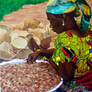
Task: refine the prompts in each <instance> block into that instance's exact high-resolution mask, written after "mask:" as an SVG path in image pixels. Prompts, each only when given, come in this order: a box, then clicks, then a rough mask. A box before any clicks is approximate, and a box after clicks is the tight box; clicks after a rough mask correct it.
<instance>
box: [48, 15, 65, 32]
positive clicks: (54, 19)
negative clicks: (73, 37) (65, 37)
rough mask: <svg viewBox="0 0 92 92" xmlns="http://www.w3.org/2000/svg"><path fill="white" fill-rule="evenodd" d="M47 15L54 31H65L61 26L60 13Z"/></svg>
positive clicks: (61, 17)
mask: <svg viewBox="0 0 92 92" xmlns="http://www.w3.org/2000/svg"><path fill="white" fill-rule="evenodd" d="M47 17H48V20H49V21H50V25H51V28H52V30H53V31H54V32H56V33H58V34H60V33H62V32H63V31H65V27H64V26H63V21H64V18H63V16H62V15H53V14H47Z"/></svg>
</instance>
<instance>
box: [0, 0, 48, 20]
mask: <svg viewBox="0 0 92 92" xmlns="http://www.w3.org/2000/svg"><path fill="white" fill-rule="evenodd" d="M45 1H48V0H0V20H3V16H5V15H7V14H10V13H12V12H13V11H17V10H18V9H20V8H22V6H23V5H27V4H39V3H43V2H45Z"/></svg>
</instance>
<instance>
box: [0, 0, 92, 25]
mask: <svg viewBox="0 0 92 92" xmlns="http://www.w3.org/2000/svg"><path fill="white" fill-rule="evenodd" d="M87 1H88V3H89V4H90V6H91V7H92V0H87ZM45 8H46V2H45V3H42V4H37V5H25V6H23V8H22V9H20V10H18V11H16V12H13V13H11V14H9V15H6V16H4V21H1V22H0V24H5V25H16V24H21V23H23V22H24V20H26V19H29V18H35V19H37V20H40V21H41V22H43V23H45V24H48V20H47V17H46V11H45V10H46V9H45ZM91 21H92V20H91Z"/></svg>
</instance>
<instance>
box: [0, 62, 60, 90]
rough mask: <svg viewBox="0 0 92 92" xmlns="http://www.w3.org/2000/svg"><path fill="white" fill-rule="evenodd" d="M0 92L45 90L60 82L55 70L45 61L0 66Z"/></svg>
mask: <svg viewBox="0 0 92 92" xmlns="http://www.w3.org/2000/svg"><path fill="white" fill-rule="evenodd" d="M0 69H1V70H2V71H1V84H2V86H1V90H2V92H7V91H9V92H30V91H31V92H47V91H48V90H50V89H51V88H53V87H55V86H56V85H57V84H58V83H59V82H60V77H59V76H58V75H57V73H56V71H55V70H54V69H53V68H52V67H51V66H50V65H49V64H46V63H33V64H27V63H21V64H17V65H5V66H0Z"/></svg>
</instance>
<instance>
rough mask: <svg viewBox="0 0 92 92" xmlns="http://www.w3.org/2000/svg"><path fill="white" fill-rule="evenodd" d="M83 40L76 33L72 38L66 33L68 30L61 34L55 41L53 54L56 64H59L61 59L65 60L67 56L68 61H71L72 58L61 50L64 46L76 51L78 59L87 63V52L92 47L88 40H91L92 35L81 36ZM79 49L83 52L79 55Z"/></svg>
mask: <svg viewBox="0 0 92 92" xmlns="http://www.w3.org/2000/svg"><path fill="white" fill-rule="evenodd" d="M81 40H82V42H81ZM81 40H80V38H79V37H78V36H77V35H75V34H72V38H70V37H69V36H68V35H67V34H66V32H63V33H61V34H59V35H58V36H57V38H56V41H55V51H54V53H53V56H52V59H53V61H54V62H55V64H57V65H59V63H58V62H59V61H61V62H62V63H63V62H65V58H66V59H67V60H68V62H70V61H71V58H69V57H67V56H65V55H64V54H63V52H62V50H61V48H62V47H65V48H67V49H68V50H70V49H72V50H73V51H74V52H75V54H76V56H77V58H78V60H79V61H80V62H83V63H84V64H86V61H87V58H88V57H89V53H86V52H87V51H88V50H89V49H90V48H91V47H90V46H89V45H88V44H87V41H89V40H90V36H87V37H85V38H81ZM79 51H80V52H81V55H80V56H79Z"/></svg>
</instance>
